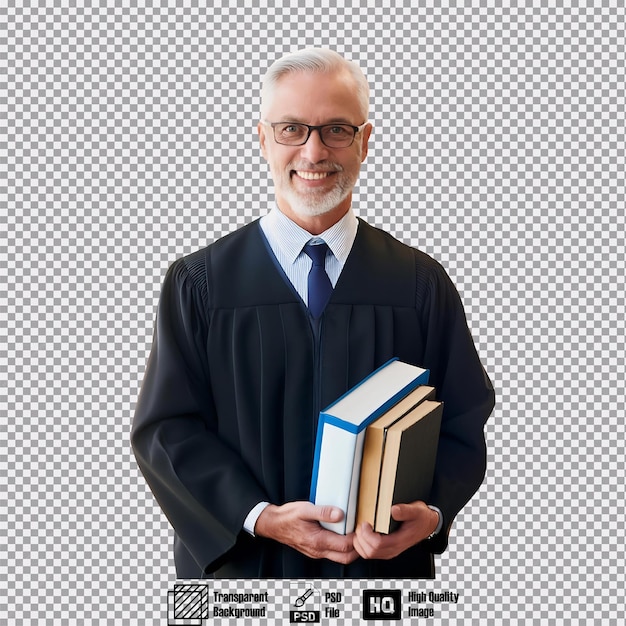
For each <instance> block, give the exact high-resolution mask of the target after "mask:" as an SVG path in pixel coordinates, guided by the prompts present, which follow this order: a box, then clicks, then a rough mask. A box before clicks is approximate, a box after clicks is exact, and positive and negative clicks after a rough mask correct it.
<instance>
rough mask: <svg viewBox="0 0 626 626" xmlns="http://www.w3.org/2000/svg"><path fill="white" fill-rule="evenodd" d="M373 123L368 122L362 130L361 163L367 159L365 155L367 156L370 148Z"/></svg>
mask: <svg viewBox="0 0 626 626" xmlns="http://www.w3.org/2000/svg"><path fill="white" fill-rule="evenodd" d="M372 128H373V127H372V125H371V124H368V125H367V126H366V127H365V128H364V129H363V132H362V137H361V163H363V161H365V157H366V156H367V151H368V148H369V139H370V135H371V134H372Z"/></svg>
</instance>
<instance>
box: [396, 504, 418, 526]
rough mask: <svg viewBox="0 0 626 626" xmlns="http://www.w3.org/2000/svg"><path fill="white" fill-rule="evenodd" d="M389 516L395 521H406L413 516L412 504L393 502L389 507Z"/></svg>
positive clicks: (413, 506)
mask: <svg viewBox="0 0 626 626" xmlns="http://www.w3.org/2000/svg"><path fill="white" fill-rule="evenodd" d="M391 517H393V519H394V520H396V522H406V521H408V520H410V519H413V518H414V517H415V505H414V504H394V505H393V506H392V507H391Z"/></svg>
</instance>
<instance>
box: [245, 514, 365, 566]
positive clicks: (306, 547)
mask: <svg viewBox="0 0 626 626" xmlns="http://www.w3.org/2000/svg"><path fill="white" fill-rule="evenodd" d="M342 519H343V511H342V510H341V509H339V508H337V507H334V506H317V505H315V504H312V503H311V502H288V503H287V504H283V505H281V506H276V505H273V504H270V505H269V506H267V507H266V508H265V509H264V510H263V512H262V513H261V515H259V518H258V519H257V522H256V525H255V527H254V533H255V534H256V535H259V536H260V537H268V538H269V539H274V540H275V541H278V542H280V543H283V544H285V545H287V546H290V547H292V548H294V549H296V550H298V551H299V552H302V554H304V555H306V556H308V557H311V558H312V559H329V560H331V561H335V562H336V563H342V564H343V565H347V564H348V563H352V561H354V560H356V559H357V558H358V556H359V555H358V554H357V552H356V551H355V549H354V546H353V545H352V542H353V539H354V533H350V534H349V535H338V534H337V533H334V532H333V531H331V530H326V529H325V528H322V526H320V522H339V521H341V520H342Z"/></svg>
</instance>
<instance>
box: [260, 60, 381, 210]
mask: <svg viewBox="0 0 626 626" xmlns="http://www.w3.org/2000/svg"><path fill="white" fill-rule="evenodd" d="M362 116H363V113H361V112H360V109H359V102H358V99H357V97H356V95H355V85H354V80H353V79H352V78H351V77H350V75H349V74H347V73H346V72H339V73H334V74H321V73H307V72H294V73H291V74H287V75H285V76H283V77H282V78H281V79H280V80H279V82H278V83H277V85H276V87H275V89H274V93H273V95H272V97H271V100H270V101H269V102H268V103H266V108H265V120H264V121H267V122H301V123H304V124H309V125H311V126H317V125H321V124H329V123H344V124H350V125H352V126H360V125H361V124H363V123H364V122H365V121H366V120H365V119H361V118H362ZM371 128H372V127H371V125H369V124H368V125H367V126H366V127H365V128H364V129H362V130H361V131H360V132H359V133H357V135H356V137H355V139H354V142H353V143H352V145H351V146H349V147H347V148H329V147H327V146H325V145H324V144H323V143H322V140H321V138H320V135H319V132H318V131H313V132H312V133H311V135H310V136H309V139H308V141H307V142H306V143H305V144H304V145H302V146H285V145H282V144H278V143H276V141H275V140H274V133H273V130H272V128H271V126H269V125H266V124H263V123H260V124H259V126H258V131H259V137H260V142H261V151H262V152H263V156H264V157H265V159H266V160H267V162H268V163H269V166H270V170H271V173H272V178H273V180H274V187H275V192H276V200H277V203H278V206H279V208H280V209H281V211H282V212H283V213H285V214H287V215H289V216H290V215H294V216H298V217H302V218H308V217H313V216H317V215H323V214H325V213H328V212H330V211H332V210H334V209H337V212H338V215H339V216H340V215H342V214H343V213H345V211H346V210H347V208H348V207H349V206H350V203H351V200H352V189H353V187H354V185H355V183H356V180H357V177H358V175H359V169H360V167H361V163H362V162H363V160H364V159H365V156H366V155H367V142H368V139H369V136H370V133H371Z"/></svg>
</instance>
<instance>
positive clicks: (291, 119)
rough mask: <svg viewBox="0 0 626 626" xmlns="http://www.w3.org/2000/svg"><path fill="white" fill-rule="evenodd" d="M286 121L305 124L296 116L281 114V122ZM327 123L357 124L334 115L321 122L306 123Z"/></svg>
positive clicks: (284, 122)
mask: <svg viewBox="0 0 626 626" xmlns="http://www.w3.org/2000/svg"><path fill="white" fill-rule="evenodd" d="M287 122H293V123H294V124H307V122H305V121H303V120H302V119H300V118H298V117H297V116H293V117H291V116H287V115H285V116H283V119H282V120H280V123H281V124H286V123H287ZM327 124H347V125H348V126H358V124H353V123H352V122H351V121H349V120H347V119H346V118H345V117H335V118H333V119H330V120H328V121H326V122H324V123H323V124H307V125H308V126H326V125H327Z"/></svg>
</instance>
